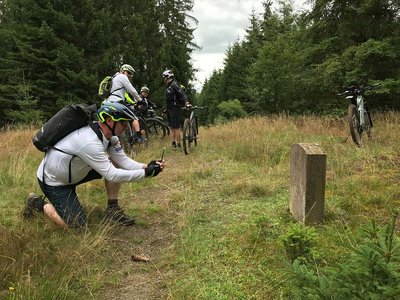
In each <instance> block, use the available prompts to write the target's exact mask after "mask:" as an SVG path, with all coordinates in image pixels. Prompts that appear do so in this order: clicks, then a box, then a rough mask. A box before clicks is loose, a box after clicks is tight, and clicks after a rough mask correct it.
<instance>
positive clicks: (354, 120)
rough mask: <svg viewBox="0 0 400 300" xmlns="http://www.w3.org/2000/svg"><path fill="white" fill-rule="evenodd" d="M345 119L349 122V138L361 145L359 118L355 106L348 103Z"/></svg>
mask: <svg viewBox="0 0 400 300" xmlns="http://www.w3.org/2000/svg"><path fill="white" fill-rule="evenodd" d="M347 121H348V123H349V128H350V135H351V139H352V140H353V142H354V143H355V144H356V145H357V146H361V133H360V119H359V116H358V111H357V107H356V106H355V105H354V104H350V105H349V107H348V109H347Z"/></svg>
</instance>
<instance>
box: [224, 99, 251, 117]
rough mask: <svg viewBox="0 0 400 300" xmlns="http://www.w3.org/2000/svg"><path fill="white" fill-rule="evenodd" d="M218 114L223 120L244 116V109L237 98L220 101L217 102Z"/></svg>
mask: <svg viewBox="0 0 400 300" xmlns="http://www.w3.org/2000/svg"><path fill="white" fill-rule="evenodd" d="M218 110H219V115H220V116H221V117H222V118H223V119H225V120H232V119H236V118H242V117H245V116H246V111H245V110H244V109H243V107H242V104H241V103H240V101H239V100H238V99H233V100H228V101H222V102H221V103H220V104H218Z"/></svg>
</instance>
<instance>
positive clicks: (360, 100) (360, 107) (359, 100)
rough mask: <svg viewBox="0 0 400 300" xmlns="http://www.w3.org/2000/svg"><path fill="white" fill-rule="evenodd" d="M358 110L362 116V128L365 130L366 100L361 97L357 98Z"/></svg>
mask: <svg viewBox="0 0 400 300" xmlns="http://www.w3.org/2000/svg"><path fill="white" fill-rule="evenodd" d="M357 110H358V115H359V116H360V128H364V124H365V110H364V100H363V98H362V97H361V96H358V97H357Z"/></svg>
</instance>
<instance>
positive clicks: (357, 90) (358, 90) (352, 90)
mask: <svg viewBox="0 0 400 300" xmlns="http://www.w3.org/2000/svg"><path fill="white" fill-rule="evenodd" d="M380 85H381V84H380V83H378V84H372V85H367V86H363V85H361V86H360V87H356V86H354V85H351V86H347V87H346V91H344V92H342V93H339V94H337V95H338V96H347V95H359V94H364V92H365V91H370V90H373V89H374V88H376V87H378V86H380Z"/></svg>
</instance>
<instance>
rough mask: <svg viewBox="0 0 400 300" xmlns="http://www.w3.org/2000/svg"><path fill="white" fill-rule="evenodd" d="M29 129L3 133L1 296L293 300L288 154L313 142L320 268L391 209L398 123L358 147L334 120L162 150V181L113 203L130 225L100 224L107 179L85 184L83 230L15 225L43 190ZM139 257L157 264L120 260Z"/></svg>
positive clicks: (40, 223) (229, 134)
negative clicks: (318, 179) (323, 157)
mask: <svg viewBox="0 0 400 300" xmlns="http://www.w3.org/2000/svg"><path fill="white" fill-rule="evenodd" d="M34 131H35V130H34V129H33V128H25V129H14V130H3V131H1V132H0V139H1V141H2V150H1V151H0V158H1V160H0V188H1V190H2V191H3V192H2V199H1V201H0V211H1V218H0V229H1V232H2V234H1V235H0V298H6V299H88V298H89V299H90V298H92V299H106V298H107V299H136V298H134V297H132V295H133V294H130V293H134V291H133V290H134V288H132V289H129V285H132V286H133V285H134V282H132V280H131V279H132V278H138V277H140V278H142V281H138V282H139V283H140V287H139V288H140V289H141V290H140V292H141V293H142V294H143V295H144V296H143V298H142V299H160V298H163V299H290V298H293V297H294V296H295V295H296V293H297V289H298V287H295V286H294V282H295V275H294V273H293V266H292V261H291V260H290V259H289V257H288V255H287V251H286V250H287V249H285V246H284V243H283V238H284V237H285V235H287V234H288V232H290V231H292V230H293V228H294V227H293V226H294V224H295V221H294V220H293V219H292V218H291V215H290V213H289V212H288V197H289V163H290V147H291V145H292V144H294V143H318V144H320V145H321V147H322V148H323V149H324V150H325V152H326V153H327V174H326V176H327V182H326V194H325V222H324V223H323V224H322V225H319V226H315V227H313V229H312V230H313V234H314V235H315V241H316V245H315V247H314V249H313V251H314V253H315V257H318V261H319V263H318V264H319V266H320V267H321V268H323V267H327V266H334V265H335V264H336V263H337V262H340V261H342V260H343V259H344V258H345V257H346V256H347V255H348V254H349V253H350V252H351V251H352V249H353V248H354V247H355V246H356V245H357V243H358V242H359V240H358V238H357V234H356V232H357V231H358V229H359V228H361V227H363V226H367V225H368V224H370V222H371V220H375V221H376V224H377V225H378V226H384V225H385V224H387V223H388V222H390V220H391V216H392V214H393V210H396V209H398V208H399V205H400V172H399V169H400V153H399V149H400V114H399V113H394V112H388V113H385V114H380V115H378V116H376V117H375V120H374V128H373V140H372V141H368V142H367V143H366V144H365V145H363V146H362V147H357V146H355V145H354V144H353V143H352V142H351V140H350V139H349V140H347V142H344V140H345V139H346V137H347V135H348V133H347V132H348V129H347V125H346V123H345V122H344V120H342V118H340V119H337V118H331V117H316V116H297V117H292V116H286V115H277V116H269V117H255V118H248V119H242V120H237V121H234V122H231V123H226V124H221V125H217V126H213V127H210V128H201V130H200V136H201V139H200V140H199V145H198V146H197V147H196V148H195V149H193V151H192V153H191V154H190V155H188V156H185V155H184V154H183V153H182V152H179V151H177V152H173V151H172V150H170V149H168V150H167V153H166V157H165V159H166V162H167V165H166V168H165V171H164V172H163V173H161V174H160V175H159V176H158V177H156V178H153V179H151V180H150V179H146V180H144V181H142V182H139V183H131V184H126V185H124V187H123V190H122V194H121V198H120V201H121V203H122V204H123V206H124V208H125V209H126V211H127V212H129V213H130V214H132V215H135V216H136V218H137V224H136V225H135V226H134V227H132V228H123V229H121V228H118V227H113V226H109V225H104V224H102V223H101V219H102V213H103V210H104V207H105V204H106V197H105V193H104V187H103V184H102V181H96V182H91V183H88V184H85V185H83V186H80V187H79V196H80V199H81V201H82V203H83V204H84V206H85V208H86V209H87V211H88V212H89V224H88V227H87V228H85V230H83V231H75V230H67V231H64V230H60V229H58V228H56V227H55V226H53V225H52V224H51V223H49V222H48V221H47V220H44V219H43V218H41V217H40V216H39V217H38V218H36V219H35V220H33V221H29V222H28V221H24V220H22V219H21V217H20V211H21V209H22V207H23V203H24V199H25V197H26V195H27V194H28V193H29V192H37V193H40V190H39V188H38V186H37V179H36V169H37V167H38V165H39V163H40V160H41V158H42V153H40V152H39V151H37V150H36V149H35V148H34V146H33V145H32V143H31V136H32V135H33V133H34ZM164 145H167V146H169V145H170V143H169V141H163V142H155V143H152V144H151V145H150V147H149V148H148V149H144V150H142V151H141V152H140V153H139V154H138V155H137V157H136V159H137V160H138V161H141V162H147V161H150V160H151V159H155V158H158V157H159V156H160V155H161V148H162V147H163V146H164ZM396 222H397V223H396V224H397V225H396V230H395V233H396V235H395V241H396V242H398V241H399V233H400V226H399V225H400V221H399V220H397V221H396ZM156 236H157V239H155V237H156ZM163 237H165V239H163ZM157 241H158V242H157ZM160 241H161V242H160ZM138 250H141V251H142V252H143V253H145V254H146V253H150V254H153V257H152V263H151V264H147V265H145V264H141V265H137V264H136V265H132V263H131V262H129V260H127V259H126V258H127V257H128V256H129V254H130V253H131V252H132V251H138ZM397 271H399V270H397ZM139 275H140V276H139ZM135 276H136V277H135ZM143 278H147V279H148V280H147V281H145V280H143ZM138 280H139V279H138ZM153 280H154V282H155V281H157V283H152V282H149V281H153ZM142 282H143V284H142ZM146 284H147V285H146ZM146 286H147V288H146ZM135 289H136V290H137V289H138V288H137V287H135ZM297 295H300V294H297ZM299 297H300V296H299ZM138 299H140V298H138Z"/></svg>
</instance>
